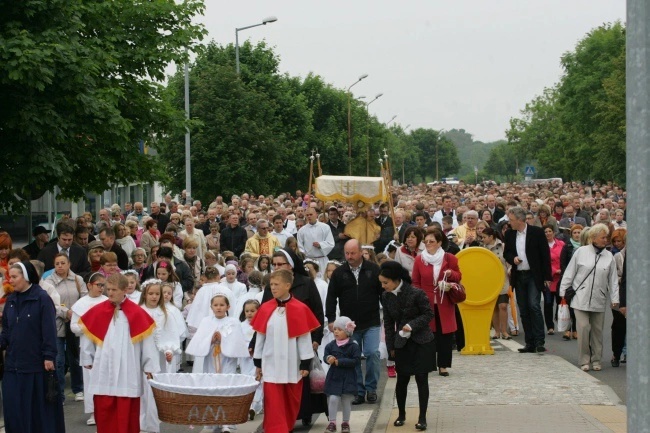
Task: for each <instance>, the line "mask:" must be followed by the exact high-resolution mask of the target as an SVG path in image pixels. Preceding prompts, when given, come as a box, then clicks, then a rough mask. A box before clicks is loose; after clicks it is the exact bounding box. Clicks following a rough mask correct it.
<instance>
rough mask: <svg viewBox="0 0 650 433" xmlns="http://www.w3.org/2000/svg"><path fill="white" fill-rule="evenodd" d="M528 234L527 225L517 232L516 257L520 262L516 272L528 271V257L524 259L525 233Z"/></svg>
mask: <svg viewBox="0 0 650 433" xmlns="http://www.w3.org/2000/svg"><path fill="white" fill-rule="evenodd" d="M527 232H528V224H526V227H525V228H524V230H523V231H518V230H517V257H519V260H521V263H519V264H518V265H517V270H519V271H529V270H530V264H529V263H528V257H526V233H527Z"/></svg>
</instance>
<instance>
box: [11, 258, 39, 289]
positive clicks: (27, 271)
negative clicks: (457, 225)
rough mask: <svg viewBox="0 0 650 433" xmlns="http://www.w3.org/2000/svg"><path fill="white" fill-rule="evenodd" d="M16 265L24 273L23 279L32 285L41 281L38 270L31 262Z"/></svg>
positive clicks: (26, 261)
mask: <svg viewBox="0 0 650 433" xmlns="http://www.w3.org/2000/svg"><path fill="white" fill-rule="evenodd" d="M16 265H18V267H19V268H20V270H21V271H22V272H23V278H25V280H27V281H29V282H30V283H32V284H38V282H39V281H40V278H39V276H38V272H36V268H35V267H34V265H32V264H31V263H30V262H29V260H25V261H24V262H18V263H16Z"/></svg>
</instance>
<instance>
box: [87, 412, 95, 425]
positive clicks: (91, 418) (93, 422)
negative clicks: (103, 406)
mask: <svg viewBox="0 0 650 433" xmlns="http://www.w3.org/2000/svg"><path fill="white" fill-rule="evenodd" d="M96 424H97V423H96V422H95V414H92V415H90V418H88V421H86V425H96Z"/></svg>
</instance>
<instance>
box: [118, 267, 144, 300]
mask: <svg viewBox="0 0 650 433" xmlns="http://www.w3.org/2000/svg"><path fill="white" fill-rule="evenodd" d="M122 275H124V276H125V277H126V279H127V280H128V281H129V285H128V286H126V297H127V298H129V299H130V300H132V301H133V302H135V303H136V304H139V303H140V297H141V295H142V292H141V291H140V290H141V289H140V276H139V275H138V271H135V270H133V269H129V270H127V271H122Z"/></svg>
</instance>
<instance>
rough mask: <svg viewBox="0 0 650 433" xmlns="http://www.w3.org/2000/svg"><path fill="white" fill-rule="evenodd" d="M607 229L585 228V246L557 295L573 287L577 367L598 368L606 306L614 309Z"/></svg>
mask: <svg viewBox="0 0 650 433" xmlns="http://www.w3.org/2000/svg"><path fill="white" fill-rule="evenodd" d="M608 238H609V229H608V228H607V226H606V225H604V224H600V223H599V224H596V225H594V226H593V227H592V228H591V229H589V238H588V240H589V245H585V246H583V247H580V248H578V250H577V251H576V252H575V253H574V254H573V258H572V259H571V262H569V266H567V268H566V270H565V271H564V276H563V277H562V283H561V286H560V296H565V294H566V291H567V289H568V288H569V287H571V288H573V289H574V290H575V296H574V297H573V299H572V300H571V307H572V308H573V310H574V312H575V315H576V321H577V328H578V357H579V363H580V368H581V369H582V370H583V371H589V368H590V364H591V366H592V367H593V369H594V371H600V370H601V368H602V366H601V358H602V355H603V325H604V323H605V310H606V309H607V306H608V305H611V308H612V309H617V308H618V304H619V298H618V275H617V273H616V262H615V261H614V256H613V255H612V253H610V252H609V251H607V250H606V249H605V247H606V246H607V243H608Z"/></svg>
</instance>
